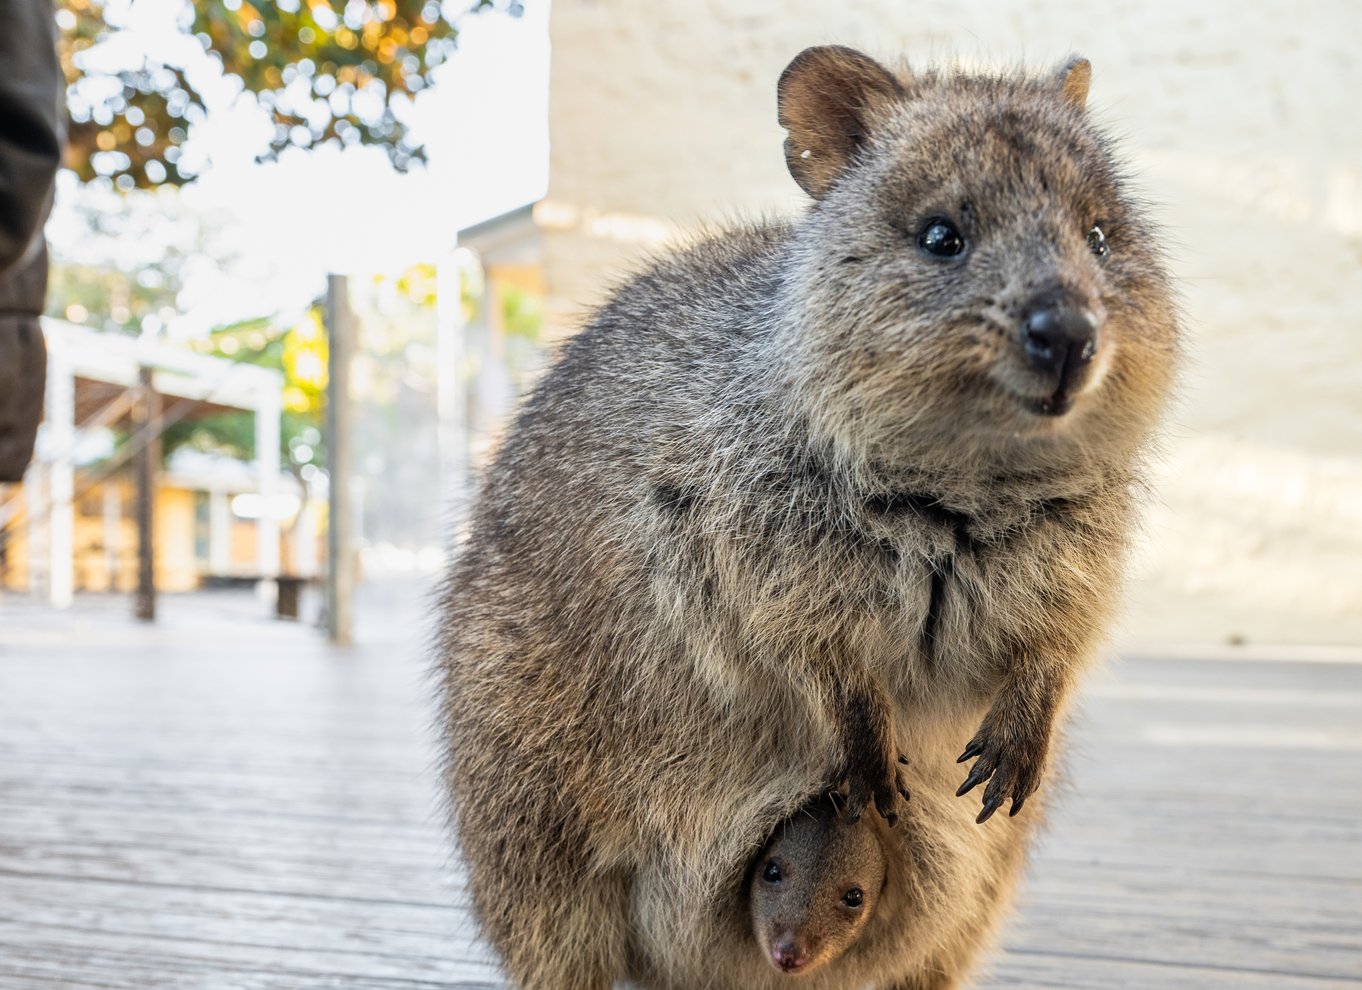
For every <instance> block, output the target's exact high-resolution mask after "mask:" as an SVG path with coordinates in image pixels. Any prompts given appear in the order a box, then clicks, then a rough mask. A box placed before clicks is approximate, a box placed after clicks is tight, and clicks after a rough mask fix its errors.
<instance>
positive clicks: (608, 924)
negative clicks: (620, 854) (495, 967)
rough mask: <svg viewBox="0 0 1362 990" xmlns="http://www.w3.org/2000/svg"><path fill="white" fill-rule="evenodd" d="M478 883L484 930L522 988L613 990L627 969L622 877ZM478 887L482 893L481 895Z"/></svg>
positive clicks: (512, 982)
mask: <svg viewBox="0 0 1362 990" xmlns="http://www.w3.org/2000/svg"><path fill="white" fill-rule="evenodd" d="M509 878H510V874H503V875H502V876H501V877H499V878H498V880H497V882H495V883H493V884H491V885H490V887H491V888H492V889H488V888H487V887H486V886H481V885H477V884H476V881H474V884H475V888H474V893H473V899H474V904H475V906H476V909H477V913H478V916H479V918H480V920H481V922H482V928H483V931H484V933H485V934H486V935H487V937H488V939H489V940H490V941H491V943H492V945H493V947H494V948H495V949H496V950H497V951H498V953H499V954H500V956H501V961H502V966H503V969H504V970H505V973H506V976H507V978H508V979H509V980H510V985H511V986H512V987H515V988H517V990H610V988H611V986H612V985H613V983H614V981H615V979H616V978H617V977H619V976H620V975H621V974H622V973H623V971H624V965H625V963H624V960H625V953H626V951H627V945H626V932H627V928H628V910H629V905H628V897H627V884H626V882H625V880H624V878H623V877H621V876H597V877H588V878H584V879H577V878H574V877H569V876H564V877H563V878H562V881H554V880H549V879H548V878H546V877H544V876H543V875H539V876H534V875H533V874H532V873H531V875H529V876H526V877H524V878H523V881H522V880H517V881H513V882H509V883H508V882H507V881H508V879H509ZM480 886H481V889H479V888H480Z"/></svg>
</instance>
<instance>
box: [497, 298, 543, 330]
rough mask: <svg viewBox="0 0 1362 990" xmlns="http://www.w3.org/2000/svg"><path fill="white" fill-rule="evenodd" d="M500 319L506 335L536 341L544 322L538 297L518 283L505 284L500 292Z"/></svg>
mask: <svg viewBox="0 0 1362 990" xmlns="http://www.w3.org/2000/svg"><path fill="white" fill-rule="evenodd" d="M501 321H502V322H501V325H502V328H503V329H504V330H505V331H506V334H507V336H509V337H520V338H523V339H524V340H526V341H528V342H530V343H532V344H533V343H536V342H538V340H539V330H540V328H541V327H542V326H543V323H544V313H543V306H542V305H541V300H540V297H539V296H538V295H537V294H535V293H532V292H527V291H526V290H525V289H523V288H521V287H520V286H518V285H507V286H506V287H505V288H504V289H502V292H501Z"/></svg>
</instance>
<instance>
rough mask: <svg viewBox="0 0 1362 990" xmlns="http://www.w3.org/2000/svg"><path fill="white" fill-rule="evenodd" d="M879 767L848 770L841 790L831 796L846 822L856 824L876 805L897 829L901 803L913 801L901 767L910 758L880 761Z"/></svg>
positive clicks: (839, 788) (835, 791)
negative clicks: (899, 804)
mask: <svg viewBox="0 0 1362 990" xmlns="http://www.w3.org/2000/svg"><path fill="white" fill-rule="evenodd" d="M877 762H878V763H879V765H868V764H867V763H864V762H862V763H860V764H858V765H856V766H851V767H848V768H846V769H845V770H844V772H843V773H842V774H841V779H840V780H839V781H838V783H837V786H836V788H835V789H834V790H832V791H831V792H830V796H831V797H832V799H833V802H834V803H835V804H836V805H837V807H838V810H839V811H840V812H841V814H842V818H843V820H844V821H847V822H851V823H855V822H858V821H860V819H861V815H862V814H864V813H865V809H866V808H867V807H868V806H869V805H870V804H871V802H872V801H873V802H874V804H875V810H876V811H877V812H879V815H880V817H881V818H883V819H884V820H885V822H886V823H888V825H889V827H890V828H893V827H894V826H895V825H896V824H897V823H898V820H899V816H898V811H897V810H896V809H897V806H898V802H899V800H903V801H907V800H908V799H909V793H908V785H907V783H906V782H905V781H904V777H903V772H902V771H901V770H900V766H902V765H904V764H907V762H908V758H907V757H906V756H903V755H899V757H898V759H897V761H896V762H892V763H891V762H888V761H877Z"/></svg>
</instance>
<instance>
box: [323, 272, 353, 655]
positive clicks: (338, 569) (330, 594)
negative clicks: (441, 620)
mask: <svg viewBox="0 0 1362 990" xmlns="http://www.w3.org/2000/svg"><path fill="white" fill-rule="evenodd" d="M326 335H327V373H328V374H327V385H326V470H327V473H328V474H329V476H330V479H331V482H330V484H329V485H328V486H327V517H328V518H327V525H326V547H327V554H326V555H327V572H326V634H327V638H329V639H330V640H331V642H333V643H336V644H339V645H349V644H350V642H351V640H352V635H353V623H354V594H355V558H354V552H355V551H354V529H353V527H354V518H353V511H354V510H353V508H352V500H351V493H350V474H351V471H350V434H351V425H352V417H351V407H350V358H351V355H352V353H353V350H354V342H355V326H354V314H353V313H352V312H351V310H350V297H349V285H348V282H347V280H346V277H345V276H344V275H328V276H327V279H326Z"/></svg>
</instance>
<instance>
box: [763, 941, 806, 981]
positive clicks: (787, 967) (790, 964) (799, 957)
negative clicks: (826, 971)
mask: <svg viewBox="0 0 1362 990" xmlns="http://www.w3.org/2000/svg"><path fill="white" fill-rule="evenodd" d="M771 962H773V963H775V964H776V968H777V969H780V970H783V971H784V972H786V973H793V972H794V971H795V970H797V969H802V968H803V966H804V964H805V963H806V962H808V955H807V954H806V953H805V951H804V946H803V945H801V944H800V942H799V940H798V939H797V938H792V937H787V938H782V939H781V940H780V941H778V942H777V943H776V944H775V945H773V946H772V947H771Z"/></svg>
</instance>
